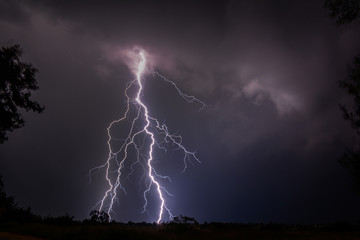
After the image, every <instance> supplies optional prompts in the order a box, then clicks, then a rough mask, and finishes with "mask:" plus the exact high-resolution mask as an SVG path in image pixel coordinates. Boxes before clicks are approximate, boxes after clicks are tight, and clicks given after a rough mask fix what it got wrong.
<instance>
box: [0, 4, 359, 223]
mask: <svg viewBox="0 0 360 240" xmlns="http://www.w3.org/2000/svg"><path fill="white" fill-rule="evenodd" d="M359 42H360V26H359V25H358V24H356V23H355V24H349V25H346V26H341V27H337V26H336V25H335V23H334V20H333V19H331V18H330V17H329V16H328V10H327V9H325V8H323V1H322V0H316V1H312V0H311V1H310V0H309V1H286V0H274V1H265V0H264V1H253V0H244V1H212V2H211V3H210V1H171V3H170V1H167V2H166V1H131V2H130V1H128V2H126V1H87V2H86V3H85V1H45V0H44V1H10V0H8V1H6V0H3V1H2V0H0V46H10V45H13V44H16V43H18V44H20V45H21V47H22V48H23V50H24V55H23V58H22V59H23V60H24V61H26V62H30V63H32V64H33V65H34V66H35V67H36V68H37V69H38V70H39V72H38V74H37V79H38V83H39V86H40V89H39V90H38V91H36V92H34V94H33V99H34V100H37V101H38V102H39V103H41V104H43V105H45V107H46V109H45V111H44V112H43V113H42V114H36V113H32V112H24V118H25V121H26V124H25V127H23V128H21V129H18V130H15V131H14V132H13V133H11V134H9V140H8V141H7V142H5V143H4V144H2V145H0V175H2V176H3V180H4V183H5V187H6V191H7V193H8V194H9V195H12V196H15V198H16V200H17V201H18V202H19V206H21V207H27V206H31V208H32V210H33V212H35V213H37V214H41V215H43V216H47V215H52V216H57V215H62V214H64V213H69V214H70V215H74V216H75V217H76V219H84V218H87V217H88V216H89V212H90V211H91V210H92V209H93V207H94V206H95V205H96V203H97V202H98V201H99V200H100V198H101V197H102V195H103V194H104V191H105V190H106V186H107V185H106V182H105V181H104V172H103V171H99V172H97V173H96V174H94V175H93V177H92V181H91V182H90V183H89V176H88V171H89V169H91V168H93V167H95V166H99V165H101V164H102V163H104V161H106V159H107V154H108V149H107V145H106V141H107V132H106V127H107V126H108V125H109V123H110V122H111V121H112V120H114V119H117V118H119V117H120V116H122V114H123V113H124V111H125V107H126V105H125V96H124V93H123V91H124V89H125V87H126V83H127V82H129V81H131V80H133V79H134V78H135V76H134V74H133V73H132V71H131V69H129V64H128V60H129V59H126V58H124V57H123V56H122V55H121V53H122V52H124V51H128V50H130V51H131V50H133V49H134V48H135V47H137V48H141V49H143V50H144V51H145V52H146V53H147V54H148V55H149V56H150V64H151V67H152V68H153V69H155V70H157V71H158V72H160V73H161V74H163V75H164V76H166V77H168V78H169V79H171V80H172V81H174V82H175V83H176V84H177V85H178V86H179V88H181V89H182V90H183V91H185V92H186V93H188V94H191V95H194V96H197V97H198V98H199V99H201V100H202V101H204V102H205V103H206V105H207V107H206V108H205V109H204V110H202V111H199V108H200V107H201V106H200V105H199V104H196V103H190V104H189V103H186V102H185V101H184V100H183V99H182V98H181V97H179V96H178V95H176V91H174V89H173V88H172V87H171V86H170V85H169V84H167V83H165V82H163V81H160V80H159V78H156V77H154V76H152V75H151V74H148V75H147V76H145V79H144V82H145V83H144V85H145V90H144V96H143V99H144V102H146V103H147V104H148V106H149V108H150V111H151V113H152V114H153V115H155V116H157V117H158V119H159V120H160V121H161V122H166V124H167V125H168V127H169V130H170V132H175V133H178V134H181V135H182V136H183V143H184V145H185V146H186V147H187V148H188V149H190V150H192V151H196V152H197V156H198V158H199V159H200V160H201V162H202V163H201V164H199V163H196V162H194V165H191V164H189V167H188V169H187V171H186V172H185V173H181V172H182V170H183V165H182V157H181V156H182V155H181V153H179V152H178V151H172V150H169V151H168V153H166V154H164V153H161V152H160V151H158V152H157V154H158V158H159V159H161V161H160V160H159V161H158V165H157V168H158V171H159V172H161V173H163V174H168V175H169V176H171V178H172V180H173V181H172V182H168V183H166V188H167V190H168V191H169V192H171V193H172V194H173V195H174V196H173V197H166V198H167V202H168V205H169V207H170V209H171V210H172V212H173V214H175V215H180V214H182V215H186V216H191V217H195V218H196V219H197V220H198V221H200V222H203V221H207V222H211V221H221V222H245V223H247V222H265V223H267V222H269V221H272V222H277V223H309V224H314V223H330V222H335V221H337V220H348V221H358V220H359V218H360V205H359V202H360V195H359V194H356V193H354V191H353V189H352V185H351V179H350V177H349V175H348V173H347V172H346V170H345V169H344V168H342V166H341V165H340V164H339V163H338V159H339V158H340V157H341V156H342V154H343V152H344V151H345V149H347V148H348V149H355V148H356V147H357V138H356V134H355V132H354V130H353V129H352V128H351V127H350V124H349V123H348V122H346V121H344V120H343V118H342V113H341V111H340V109H339V104H340V103H349V102H351V99H349V97H348V96H347V94H346V92H345V91H344V90H342V89H340V88H339V87H338V83H337V82H338V81H339V80H342V79H344V77H345V76H346V64H347V63H350V62H351V60H352V58H353V56H355V55H356V54H358V53H360V45H359V44H358V43H359ZM118 130H119V132H121V131H123V130H124V129H123V128H121V127H119V129H118ZM124 186H125V187H126V189H127V191H128V194H127V195H126V196H125V195H124V194H123V192H121V191H119V195H121V196H120V199H119V202H118V203H116V204H115V209H114V215H113V217H114V219H116V220H118V221H125V222H127V221H129V220H131V221H149V222H153V221H155V220H156V213H155V212H156V211H155V208H156V205H151V206H149V209H148V211H147V212H146V213H144V214H141V213H140V212H141V210H142V204H143V202H142V198H141V197H142V196H141V194H142V193H141V192H140V191H139V189H140V188H139V186H140V184H139V178H138V175H137V174H134V176H133V177H131V178H130V179H129V180H128V181H125V182H124Z"/></svg>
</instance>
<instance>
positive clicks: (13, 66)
mask: <svg viewBox="0 0 360 240" xmlns="http://www.w3.org/2000/svg"><path fill="white" fill-rule="evenodd" d="M21 55H22V49H21V47H20V45H14V46H11V47H2V48H1V49H0V116H1V118H0V143H4V141H6V140H7V139H8V136H7V133H8V132H12V131H13V130H14V129H17V128H20V127H22V126H24V124H25V121H24V119H23V118H22V116H21V114H20V111H19V110H20V108H22V109H25V110H26V111H29V110H31V111H34V112H38V113H41V112H42V111H43V110H44V107H43V106H41V105H40V104H39V103H37V102H36V101H32V100H30V97H31V91H33V90H37V89H38V88H39V87H38V84H37V81H36V79H35V74H36V72H37V71H38V70H37V69H36V68H34V67H33V66H32V65H31V64H30V63H24V62H21V61H20V57H21Z"/></svg>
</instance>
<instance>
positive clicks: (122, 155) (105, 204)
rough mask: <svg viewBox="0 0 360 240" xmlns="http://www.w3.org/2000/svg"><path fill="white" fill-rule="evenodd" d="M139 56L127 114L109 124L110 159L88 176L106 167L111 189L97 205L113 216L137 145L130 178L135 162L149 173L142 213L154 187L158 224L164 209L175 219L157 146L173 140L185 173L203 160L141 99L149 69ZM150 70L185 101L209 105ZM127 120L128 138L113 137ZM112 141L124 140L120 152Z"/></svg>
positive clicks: (146, 173) (203, 105)
mask: <svg viewBox="0 0 360 240" xmlns="http://www.w3.org/2000/svg"><path fill="white" fill-rule="evenodd" d="M138 57H139V61H138V63H137V68H136V72H135V75H136V79H135V80H133V81H131V82H129V83H128V84H127V85H126V88H125V92H124V94H125V97H126V110H125V113H124V115H123V116H122V117H121V118H119V119H117V120H114V121H112V122H111V123H110V124H109V126H108V127H107V135H108V141H107V146H108V158H107V160H106V161H105V163H104V164H102V165H100V166H98V167H95V168H92V169H90V171H89V177H90V181H91V175H92V172H93V171H95V170H100V169H105V179H106V182H107V184H108V189H107V190H106V191H105V193H104V195H103V198H102V199H101V200H100V201H99V202H98V204H97V205H98V206H99V208H98V209H99V211H105V212H107V213H108V215H109V217H110V219H111V213H112V211H113V205H114V203H115V201H116V200H117V194H118V190H119V189H121V190H122V191H123V192H124V193H125V194H126V190H125V188H124V187H123V186H122V185H121V176H122V171H123V168H124V165H125V163H126V162H127V159H128V158H129V148H130V146H133V147H134V148H135V153H136V159H137V161H135V162H134V163H132V164H131V167H130V169H131V171H130V173H128V175H127V178H128V177H129V175H131V174H132V173H133V171H134V170H133V167H134V165H135V164H141V165H142V167H143V169H144V172H145V174H144V176H146V178H147V179H148V184H147V187H146V190H145V191H144V192H143V197H144V206H143V211H142V212H145V211H146V207H147V204H148V199H147V194H148V193H149V192H150V191H151V190H152V189H154V190H155V192H156V193H157V196H158V200H159V203H160V204H159V209H160V210H159V212H158V216H157V221H156V222H157V223H158V224H159V223H160V222H161V221H162V219H163V215H164V213H165V212H166V213H167V215H168V217H169V219H172V218H173V214H172V213H171V211H170V209H169V208H168V207H167V206H166V202H165V196H164V195H165V194H166V195H169V196H172V194H171V193H169V192H168V191H167V190H166V189H165V187H163V186H162V185H161V184H160V182H159V179H166V180H169V181H171V179H170V177H169V176H163V175H160V174H158V173H157V172H156V170H155V168H154V166H153V164H152V163H153V161H154V156H153V152H154V151H153V150H154V147H158V148H159V149H161V150H164V151H165V152H166V151H167V149H166V148H165V147H163V146H162V145H161V144H162V143H166V144H168V143H171V144H172V145H173V146H174V147H175V150H181V151H182V152H183V154H184V157H183V163H184V168H183V171H182V172H185V170H186V168H187V167H188V165H187V163H188V162H190V163H192V160H195V161H197V162H198V163H200V160H199V159H198V158H197V156H196V154H195V152H191V151H188V150H187V149H186V148H185V146H184V145H183V143H182V137H181V136H179V135H175V134H171V133H169V130H168V127H167V126H166V125H165V124H160V122H159V121H158V120H157V119H156V118H155V117H153V116H151V115H150V113H149V108H148V107H147V106H146V104H145V103H144V102H143V100H142V99H141V96H142V95H143V90H144V86H143V83H142V81H143V76H144V74H145V71H146V70H147V69H146V64H147V61H146V57H145V54H144V52H143V51H139V53H138ZM149 73H151V74H153V75H154V76H157V77H159V78H160V79H162V80H163V81H165V82H167V83H169V84H171V85H172V86H173V87H174V88H175V89H176V91H177V92H178V94H179V96H181V97H182V98H183V99H184V100H185V101H187V102H189V103H192V102H197V103H199V104H200V105H201V108H200V110H202V109H204V108H205V106H206V105H205V103H204V102H202V101H201V100H199V99H197V98H196V97H194V96H191V95H187V94H185V93H183V92H182V91H181V90H180V89H179V88H178V87H177V85H176V84H175V83H174V82H173V81H171V80H169V79H167V78H166V77H165V76H163V75H161V74H160V73H158V72H155V71H149ZM133 87H137V90H136V94H135V97H131V96H129V90H130V89H131V88H133ZM130 107H135V109H136V111H135V112H136V114H135V115H134V116H131V114H130ZM129 119H130V120H129ZM125 120H129V122H130V123H131V124H130V127H129V131H128V135H127V137H126V138H125V139H116V138H114V137H112V135H111V129H112V127H113V126H114V125H116V124H118V123H120V122H123V121H125ZM139 125H140V127H139ZM141 137H142V138H143V144H142V145H141V146H140V144H138V143H137V141H136V139H139V138H141ZM145 139H148V140H147V141H149V140H150V144H149V146H148V148H147V150H146V151H145V153H143V152H144V150H143V148H145V147H144V145H145V144H144V143H145ZM112 142H122V144H121V146H120V147H119V149H118V150H117V151H113V147H112V144H111V143H112ZM142 158H144V159H145V162H146V164H143V163H142V161H141V159H142ZM114 165H115V170H112V166H114ZM114 174H115V179H113V178H112V177H111V176H112V175H114Z"/></svg>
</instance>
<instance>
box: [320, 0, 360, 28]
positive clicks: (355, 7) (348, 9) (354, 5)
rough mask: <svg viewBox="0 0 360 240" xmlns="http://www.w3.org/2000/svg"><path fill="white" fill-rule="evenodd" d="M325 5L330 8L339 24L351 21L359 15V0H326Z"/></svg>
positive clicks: (331, 13) (331, 14) (332, 15)
mask: <svg viewBox="0 0 360 240" xmlns="http://www.w3.org/2000/svg"><path fill="white" fill-rule="evenodd" d="M324 6H325V7H326V8H328V9H329V10H330V16H331V17H332V18H334V19H335V22H336V24H338V25H342V24H346V23H350V22H352V21H354V20H355V19H356V18H358V17H359V10H360V1H359V0H325V4H324Z"/></svg>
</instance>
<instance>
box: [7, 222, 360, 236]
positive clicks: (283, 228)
mask: <svg viewBox="0 0 360 240" xmlns="http://www.w3.org/2000/svg"><path fill="white" fill-rule="evenodd" d="M0 239H4V240H10V239H23V240H40V239H87V240H89V239H90V240H91V239H131V240H134V239H156V240H161V239H187V240H190V239H200V240H201V239H307V240H312V239H314V240H315V239H316V240H321V239H329V240H332V239H344V240H346V239H348V240H352V239H354V240H355V239H357V240H358V239H360V229H359V226H352V225H348V224H333V225H314V226H313V225H311V226H310V225H279V224H231V223H227V224H226V223H225V224H224V223H209V224H206V223H205V224H172V223H170V224H161V225H157V224H146V223H140V224H133V223H128V224H121V223H108V224H89V223H72V224H53V223H50V224H47V223H6V224H4V223H3V224H1V225H0Z"/></svg>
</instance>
